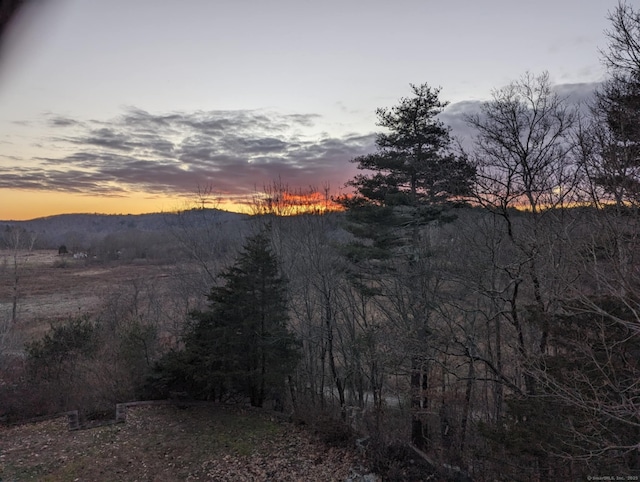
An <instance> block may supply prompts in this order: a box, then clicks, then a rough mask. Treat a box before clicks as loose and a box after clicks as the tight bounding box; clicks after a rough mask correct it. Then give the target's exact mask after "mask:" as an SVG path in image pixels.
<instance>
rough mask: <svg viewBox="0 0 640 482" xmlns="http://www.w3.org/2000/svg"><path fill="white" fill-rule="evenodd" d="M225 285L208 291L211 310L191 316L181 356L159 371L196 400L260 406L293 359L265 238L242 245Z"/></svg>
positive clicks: (282, 288) (282, 283) (282, 294)
mask: <svg viewBox="0 0 640 482" xmlns="http://www.w3.org/2000/svg"><path fill="white" fill-rule="evenodd" d="M221 277H222V279H224V280H225V283H224V284H223V285H222V286H216V287H213V288H212V289H211V293H210V294H209V297H208V299H209V302H210V308H209V310H207V311H203V312H194V313H192V315H191V322H190V324H189V327H188V329H187V332H186V334H185V336H184V344H185V348H184V351H183V352H181V353H174V354H173V355H171V357H170V358H169V359H168V360H165V362H164V364H163V365H164V367H163V368H162V369H161V372H162V371H163V372H164V373H165V374H166V375H167V376H168V379H169V385H173V386H176V382H177V381H178V380H180V379H182V382H183V385H182V387H181V388H184V389H186V390H188V391H190V392H191V395H193V396H195V397H197V398H204V399H215V398H222V397H223V396H225V395H243V396H248V397H249V398H250V401H251V405H253V406H257V407H260V406H262V404H263V402H264V400H265V397H266V395H267V393H268V391H269V390H276V391H277V390H278V389H279V388H280V386H281V385H282V384H283V383H284V379H285V377H286V374H287V373H289V372H290V371H291V370H292V369H293V366H294V364H295V362H296V359H297V344H296V340H295V338H294V336H293V335H292V334H291V333H290V332H289V330H288V329H287V321H288V310H287V298H286V297H287V291H286V280H285V279H284V278H283V277H282V276H281V275H280V272H279V267H278V261H277V259H276V257H275V255H274V254H273V253H272V252H271V248H270V246H269V237H268V233H267V232H261V233H259V234H257V235H256V236H253V237H251V238H249V239H248V240H247V243H246V244H245V246H244V248H243V251H242V252H241V253H240V254H239V256H238V257H237V258H236V261H235V263H234V265H233V266H231V267H230V268H228V269H227V270H225V271H223V272H222V274H221Z"/></svg>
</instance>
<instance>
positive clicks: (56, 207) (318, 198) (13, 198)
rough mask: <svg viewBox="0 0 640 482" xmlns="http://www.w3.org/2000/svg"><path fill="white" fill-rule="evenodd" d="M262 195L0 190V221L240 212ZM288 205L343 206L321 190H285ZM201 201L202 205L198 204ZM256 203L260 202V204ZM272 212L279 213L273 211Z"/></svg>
mask: <svg viewBox="0 0 640 482" xmlns="http://www.w3.org/2000/svg"><path fill="white" fill-rule="evenodd" d="M266 201H267V196H266V195H265V194H257V195H254V196H253V197H248V196H224V195H220V196H219V195H217V194H216V193H213V194H212V195H211V196H210V199H207V200H206V201H204V202H202V201H200V202H199V201H198V199H197V196H194V195H183V196H178V195H176V196H152V195H150V194H149V193H141V192H137V193H129V194H127V196H87V195H83V194H78V193H58V192H50V191H27V190H17V189H16V190H13V189H0V220H2V221H26V220H30V219H36V218H42V217H47V216H55V215H59V214H87V213H88V214H92V213H96V214H134V215H135V214H147V213H160V212H176V211H182V210H186V209H192V208H194V207H200V206H201V205H202V206H204V207H207V208H215V209H221V210H224V211H231V212H237V213H243V214H257V213H259V212H263V211H264V205H265V202H266ZM271 202H272V205H273V203H274V202H275V203H277V204H278V205H279V206H281V207H287V209H286V212H284V211H283V212H282V213H281V214H283V215H287V214H288V215H291V214H304V213H312V212H313V213H318V212H332V211H341V210H342V206H340V205H339V204H337V203H335V202H334V201H333V200H332V199H331V198H330V197H326V196H325V195H324V194H323V193H320V192H312V193H302V194H300V193H288V192H285V193H283V194H281V195H280V194H279V195H278V199H273V200H272V201H271ZM201 203H202V204H201ZM259 204H261V205H260V206H259ZM275 214H278V212H277V211H276V212H275Z"/></svg>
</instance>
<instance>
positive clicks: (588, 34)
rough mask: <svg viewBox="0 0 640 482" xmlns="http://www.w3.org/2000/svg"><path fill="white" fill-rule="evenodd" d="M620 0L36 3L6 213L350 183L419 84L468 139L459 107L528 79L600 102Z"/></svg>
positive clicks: (7, 88)
mask: <svg viewBox="0 0 640 482" xmlns="http://www.w3.org/2000/svg"><path fill="white" fill-rule="evenodd" d="M616 5H617V0H538V1H535V2H516V1H513V0H482V1H478V0H396V1H393V2H391V1H389V0H351V1H349V0H340V1H337V0H324V1H322V2H305V1H300V0H296V1H294V0H291V1H285V0H272V1H268V2H267V1H250V0H245V1H242V0H216V1H214V0H181V1H178V0H134V1H132V0H111V1H109V2H97V1H92V0H47V1H44V0H32V2H31V5H30V6H28V7H27V8H26V9H24V10H23V11H22V12H21V14H20V15H19V17H18V18H17V19H16V21H14V22H13V24H12V25H11V26H10V30H9V32H8V34H7V36H6V38H5V39H4V42H3V48H2V51H0V219H2V220H9V219H30V218H34V217H39V216H46V215H51V214H59V213H71V212H100V213H132V214H134V213H141V212H158V211H172V210H175V209H180V208H181V207H184V205H185V202H187V201H188V200H189V199H193V198H194V193H195V192H197V191H198V189H199V188H200V189H202V188H205V187H213V189H214V191H215V192H216V193H217V194H218V195H219V196H220V197H221V198H222V199H224V200H226V201H227V202H228V203H232V202H238V201H242V199H246V198H247V197H250V196H251V195H252V194H253V193H254V192H255V190H256V189H258V190H260V189H261V188H262V186H264V185H266V184H270V183H271V182H272V181H274V180H275V179H280V180H281V181H282V182H283V183H285V184H287V185H289V186H290V187H291V188H292V189H298V188H300V189H307V188H308V187H309V186H314V187H316V188H318V189H322V188H323V186H327V185H328V186H330V187H331V189H332V190H333V191H334V192H336V193H337V192H338V191H339V190H340V189H341V188H342V187H343V185H344V183H345V182H346V181H347V180H348V179H349V178H350V177H352V176H353V174H354V173H355V166H354V165H353V164H350V163H349V162H348V161H349V160H350V159H352V158H354V157H356V156H358V155H360V154H364V153H367V152H371V151H372V150H373V149H374V132H375V131H376V129H377V127H376V117H375V109H376V108H377V107H390V106H393V105H394V104H395V103H396V102H397V101H398V99H399V98H400V97H403V96H407V95H409V94H410V89H409V84H410V83H414V84H421V83H423V82H428V83H429V84H430V85H432V86H434V87H437V86H441V87H442V93H441V97H442V99H443V100H447V101H450V102H451V106H450V107H449V109H448V110H447V111H446V112H445V114H443V120H445V121H446V122H447V123H449V124H451V125H452V127H453V129H454V134H456V135H458V136H460V137H461V138H462V139H463V141H464V140H465V139H468V138H469V137H470V135H471V134H470V132H469V131H468V129H467V128H466V127H465V125H464V123H463V122H462V117H463V114H464V113H465V112H469V111H471V110H473V109H477V107H478V103H479V102H480V101H482V100H486V99H488V98H489V97H490V95H491V90H492V89H495V88H499V87H502V86H504V85H505V84H507V83H509V82H510V81H512V80H515V79H517V78H518V77H520V76H521V75H523V74H524V73H525V72H526V71H530V72H532V73H534V74H538V73H541V72H542V71H544V70H547V71H548V72H549V74H550V76H551V80H552V81H553V82H554V83H555V84H557V85H558V89H559V90H560V92H562V93H563V95H567V96H570V97H571V98H572V99H584V98H586V97H588V95H589V92H591V91H592V90H593V88H594V86H595V85H596V83H597V82H599V81H601V80H602V79H603V76H604V68H603V66H602V64H601V61H600V55H599V51H598V49H605V48H606V45H607V41H606V36H605V34H604V31H605V30H606V29H607V28H609V23H608V20H607V18H606V17H607V12H609V11H611V10H613V9H614V8H615V6H616ZM228 203H227V204H223V205H222V206H223V207H229V208H233V206H232V205H230V204H228ZM236 207H237V206H236Z"/></svg>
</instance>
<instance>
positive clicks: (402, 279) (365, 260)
mask: <svg viewBox="0 0 640 482" xmlns="http://www.w3.org/2000/svg"><path fill="white" fill-rule="evenodd" d="M411 89H412V91H413V97H409V98H403V99H401V100H400V102H399V104H398V105H396V106H395V107H392V108H391V109H378V110H377V115H378V125H379V126H380V127H383V128H384V129H385V132H382V133H380V134H378V136H377V139H376V144H377V147H378V150H377V152H376V153H374V154H370V155H366V156H361V157H357V158H355V159H353V161H352V162H355V163H357V164H358V168H359V169H361V170H366V171H369V173H367V174H359V175H357V176H356V177H355V178H354V179H352V180H351V181H350V182H348V183H347V185H348V186H351V187H353V188H354V191H355V193H354V195H353V196H352V197H344V198H342V200H341V202H342V204H343V205H344V206H345V207H346V208H347V209H348V213H347V216H348V219H349V221H350V223H351V224H350V226H349V228H350V230H351V232H352V233H353V234H354V235H355V236H356V238H358V241H357V242H355V243H353V244H352V245H351V246H350V247H349V249H348V253H347V254H348V256H349V257H350V259H351V260H352V261H354V262H355V263H356V265H357V266H359V268H354V271H358V272H357V273H354V275H353V279H354V280H355V283H356V284H357V286H358V287H359V288H360V289H362V290H364V291H366V292H367V293H369V294H384V295H385V296H387V297H389V298H390V299H391V298H392V299H393V301H391V305H392V306H397V307H399V308H398V312H397V313H396V314H395V315H393V317H394V318H397V319H395V320H390V321H392V322H393V323H396V324H397V325H400V326H403V327H404V329H406V330H407V331H406V336H403V338H405V340H403V342H404V343H405V346H404V347H403V348H402V350H403V351H404V352H405V353H406V352H409V353H411V356H410V358H411V380H410V383H411V389H412V394H411V396H412V408H413V416H412V440H413V442H414V443H415V444H416V445H417V446H418V447H421V448H424V447H426V446H427V441H428V439H429V438H430V437H429V429H428V427H427V426H426V422H425V419H424V417H423V414H424V413H426V412H428V410H429V404H430V401H429V400H428V399H427V397H428V395H427V393H428V391H429V389H430V388H431V387H430V382H429V380H428V378H427V377H428V372H429V367H428V364H429V363H430V362H429V360H431V359H432V358H433V357H432V355H431V354H430V353H429V343H428V340H429V339H430V327H429V317H430V314H429V312H430V310H431V309H432V308H433V305H434V300H433V293H434V289H435V288H434V283H432V282H431V281H432V280H433V270H431V269H430V266H429V263H428V261H427V257H428V256H429V254H428V253H429V247H428V246H427V244H428V241H427V239H426V237H424V236H423V233H422V228H421V227H422V226H425V225H427V224H429V223H431V222H435V221H437V222H444V221H448V220H451V219H453V218H452V217H451V216H450V215H448V214H447V213H446V212H445V211H446V210H447V209H448V208H450V207H452V206H454V205H455V204H456V203H458V202H460V200H461V199H462V198H463V197H464V196H465V195H466V194H468V193H469V192H470V191H471V186H472V182H473V180H474V175H475V170H474V167H473V166H472V165H471V164H470V163H469V162H468V161H467V159H466V158H465V157H462V156H457V155H455V154H454V153H453V151H452V149H451V137H450V134H449V128H448V127H446V126H445V125H444V124H443V123H442V122H441V121H440V120H439V119H438V118H437V116H438V114H440V113H441V112H442V110H443V109H444V108H445V107H446V105H447V104H446V103H445V102H442V101H440V100H439V97H438V96H439V93H440V90H439V89H432V88H431V87H429V86H428V85H427V84H423V85H420V86H415V85H412V86H411ZM374 260H376V262H371V261H374ZM381 260H388V261H389V262H379V261H381ZM385 276H392V277H393V278H394V282H392V283H387V284H386V286H387V287H388V286H393V288H392V290H393V291H392V292H384V290H385V289H386V288H385V287H384V283H380V280H381V279H382V278H383V277H385ZM403 306H406V307H407V309H403V308H401V307H403Z"/></svg>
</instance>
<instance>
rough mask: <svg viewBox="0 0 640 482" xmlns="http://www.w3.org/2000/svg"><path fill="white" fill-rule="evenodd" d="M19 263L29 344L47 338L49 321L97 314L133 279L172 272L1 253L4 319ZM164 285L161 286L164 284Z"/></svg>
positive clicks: (23, 329) (22, 327)
mask: <svg viewBox="0 0 640 482" xmlns="http://www.w3.org/2000/svg"><path fill="white" fill-rule="evenodd" d="M15 262H17V273H18V284H17V287H18V288H17V289H18V310H17V314H18V316H17V320H18V323H19V332H20V333H21V335H22V337H23V339H24V340H29V339H34V338H37V337H40V336H42V334H43V333H44V331H45V330H46V329H47V328H48V322H49V321H53V320H60V319H66V318H69V317H70V316H77V315H81V314H90V313H95V312H96V310H98V309H99V308H100V306H101V304H102V303H104V301H105V299H106V298H107V297H108V295H109V293H112V292H113V291H114V290H116V289H118V288H120V287H122V286H123V285H126V284H127V283H130V282H133V281H134V280H141V279H142V280H146V281H158V280H159V281H160V282H162V281H163V280H165V279H166V278H167V276H168V275H167V272H168V271H169V270H170V267H168V266H167V265H160V264H151V263H150V264H120V263H108V264H98V263H93V262H91V261H87V260H84V259H80V260H78V259H73V257H71V256H59V255H58V253H57V251H32V252H27V251H24V252H20V253H18V257H17V259H14V255H13V253H12V252H10V251H2V250H0V317H1V319H9V318H10V316H11V310H12V301H13V296H14V285H15V279H16V271H15V269H14V264H15ZM160 284H161V283H160Z"/></svg>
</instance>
